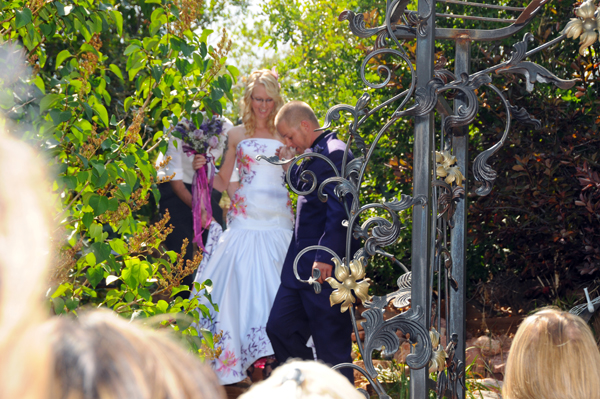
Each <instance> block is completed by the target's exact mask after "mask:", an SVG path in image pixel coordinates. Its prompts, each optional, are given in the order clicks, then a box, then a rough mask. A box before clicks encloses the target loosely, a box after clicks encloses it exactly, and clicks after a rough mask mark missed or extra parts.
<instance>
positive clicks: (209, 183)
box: [192, 154, 215, 250]
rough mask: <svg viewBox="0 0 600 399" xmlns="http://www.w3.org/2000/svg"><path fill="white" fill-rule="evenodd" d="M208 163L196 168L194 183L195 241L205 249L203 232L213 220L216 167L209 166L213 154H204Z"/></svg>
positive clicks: (193, 213)
mask: <svg viewBox="0 0 600 399" xmlns="http://www.w3.org/2000/svg"><path fill="white" fill-rule="evenodd" d="M204 156H205V157H206V164H205V165H204V166H202V167H201V168H200V169H198V170H196V173H195V174H194V184H193V185H192V215H193V218H194V243H195V244H197V245H198V246H199V247H200V248H202V250H204V243H203V242H202V233H203V232H204V231H205V230H207V229H208V228H209V226H210V222H211V220H212V206H211V201H210V197H211V193H212V188H213V182H214V178H215V168H213V167H209V166H210V165H209V164H210V163H211V162H212V158H213V157H212V155H211V154H204ZM202 209H205V210H206V219H205V220H204V223H202Z"/></svg>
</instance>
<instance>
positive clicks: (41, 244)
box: [0, 121, 53, 399]
mask: <svg viewBox="0 0 600 399" xmlns="http://www.w3.org/2000/svg"><path fill="white" fill-rule="evenodd" d="M46 169H47V168H46V165H45V164H44V163H43V162H42V161H40V159H39V158H38V155H37V154H36V153H35V152H34V151H33V150H32V149H31V148H29V146H27V145H26V144H24V143H23V142H21V141H19V140H17V139H15V138H12V137H10V136H8V135H7V134H6V133H5V129H4V122H3V121H0V170H2V171H3V172H4V173H3V174H2V178H1V179H0V354H1V355H0V398H19V399H24V398H38V397H40V396H39V395H40V393H43V392H45V391H46V385H45V384H46V382H47V379H48V378H47V375H46V373H45V370H46V369H47V365H48V351H47V347H46V345H44V343H43V340H42V339H40V336H39V334H38V333H36V332H35V327H36V326H37V325H38V324H39V323H40V322H41V321H42V320H43V319H44V318H45V317H47V316H46V315H47V314H48V310H47V309H44V308H43V307H42V301H43V295H44V291H45V287H47V281H46V271H47V268H48V261H49V252H50V237H49V232H50V231H51V230H52V226H53V222H52V217H51V215H52V209H51V207H52V198H51V196H50V187H49V185H48V183H47V180H46V176H45V171H46Z"/></svg>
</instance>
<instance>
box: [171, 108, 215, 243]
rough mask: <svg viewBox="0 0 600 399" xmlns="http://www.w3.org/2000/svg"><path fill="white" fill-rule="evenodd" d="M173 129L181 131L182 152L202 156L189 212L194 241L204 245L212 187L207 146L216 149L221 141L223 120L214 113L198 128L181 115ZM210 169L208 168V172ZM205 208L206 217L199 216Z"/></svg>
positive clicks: (194, 182)
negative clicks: (201, 163)
mask: <svg viewBox="0 0 600 399" xmlns="http://www.w3.org/2000/svg"><path fill="white" fill-rule="evenodd" d="M175 131H177V132H179V133H180V134H181V140H182V142H183V152H185V153H186V154H187V155H188V156H193V155H196V154H201V155H204V156H205V157H206V162H207V163H206V165H204V166H202V167H201V168H200V169H198V170H197V171H196V173H195V174H194V181H193V184H192V214H193V217H194V240H193V242H195V243H196V244H198V246H199V247H200V248H202V249H204V243H203V242H202V232H204V230H206V229H208V227H209V226H210V222H211V220H212V207H211V204H210V195H211V192H212V188H213V180H214V177H215V169H214V168H208V167H207V166H208V163H209V162H211V161H212V157H213V156H212V154H211V153H210V150H211V149H217V148H219V146H221V145H222V141H221V139H220V137H221V134H222V133H223V121H222V120H221V119H219V118H217V117H215V116H213V117H212V118H211V119H210V120H208V121H205V122H203V123H202V124H201V125H200V127H199V128H196V125H195V124H194V123H193V122H191V121H190V120H188V119H185V118H183V119H182V120H181V121H179V123H177V126H175ZM209 171H210V172H209ZM203 209H204V210H205V211H206V217H205V218H204V220H203V218H202V210H203Z"/></svg>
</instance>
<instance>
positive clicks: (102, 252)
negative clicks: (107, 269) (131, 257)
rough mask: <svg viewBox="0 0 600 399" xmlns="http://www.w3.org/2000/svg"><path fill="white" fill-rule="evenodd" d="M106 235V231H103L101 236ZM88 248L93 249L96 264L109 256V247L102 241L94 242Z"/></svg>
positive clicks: (104, 236)
mask: <svg viewBox="0 0 600 399" xmlns="http://www.w3.org/2000/svg"><path fill="white" fill-rule="evenodd" d="M106 237H108V233H103V237H102V238H103V239H105V238H106ZM90 248H91V250H92V251H94V254H95V255H96V262H98V264H100V263H102V262H104V261H106V260H107V259H108V258H109V257H110V247H109V246H108V244H106V243H104V242H95V243H93V244H92V245H91V247H90Z"/></svg>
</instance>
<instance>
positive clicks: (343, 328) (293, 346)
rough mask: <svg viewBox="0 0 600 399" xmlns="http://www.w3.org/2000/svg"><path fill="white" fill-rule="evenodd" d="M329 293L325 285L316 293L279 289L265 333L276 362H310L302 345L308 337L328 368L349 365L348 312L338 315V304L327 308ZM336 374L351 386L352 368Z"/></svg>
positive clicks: (285, 288)
mask: <svg viewBox="0 0 600 399" xmlns="http://www.w3.org/2000/svg"><path fill="white" fill-rule="evenodd" d="M325 287H328V288H325ZM331 292H332V289H331V288H329V284H325V285H324V286H323V291H322V292H321V293H320V294H316V293H315V292H314V291H313V289H312V288H310V287H309V288H308V289H300V290H298V289H292V288H287V287H285V286H283V285H281V286H280V287H279V291H278V292H277V296H276V297H275V302H274V303H273V308H272V309H271V316H270V317H269V322H268V323H267V334H268V336H269V339H270V340H271V345H273V350H274V351H275V356H276V357H277V361H279V362H281V363H283V362H285V361H286V360H287V359H289V358H300V359H303V360H312V359H313V351H312V349H311V348H309V347H307V346H306V342H307V341H308V339H309V337H310V336H311V335H312V337H313V341H314V344H315V349H316V351H317V353H318V360H320V361H322V362H325V363H327V364H329V365H330V366H331V365H336V364H340V363H352V356H351V348H352V340H351V334H352V323H351V321H350V313H349V312H350V311H351V310H348V311H346V312H344V313H342V312H340V305H335V306H331V305H330V303H329V295H331ZM332 338H333V339H332ZM340 372H341V373H342V374H344V376H345V377H346V378H348V379H349V380H350V382H351V383H354V374H353V369H351V368H342V369H341V370H340Z"/></svg>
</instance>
